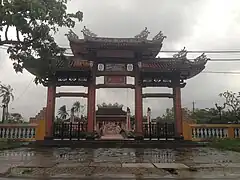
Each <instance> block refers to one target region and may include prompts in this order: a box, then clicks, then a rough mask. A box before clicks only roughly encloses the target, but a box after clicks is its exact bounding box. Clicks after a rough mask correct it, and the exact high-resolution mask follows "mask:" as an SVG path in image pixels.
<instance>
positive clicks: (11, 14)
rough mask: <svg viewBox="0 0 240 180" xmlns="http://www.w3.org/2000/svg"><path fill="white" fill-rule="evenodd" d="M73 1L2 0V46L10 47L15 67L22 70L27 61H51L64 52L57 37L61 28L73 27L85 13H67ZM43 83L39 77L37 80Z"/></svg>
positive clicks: (0, 15) (0, 12)
mask: <svg viewBox="0 0 240 180" xmlns="http://www.w3.org/2000/svg"><path fill="white" fill-rule="evenodd" d="M68 1H69V0H2V1H0V2H1V3H0V32H3V33H2V34H3V35H2V36H0V46H7V47H8V53H9V54H10V58H11V59H12V60H13V67H14V69H15V71H16V72H22V70H23V63H24V61H25V60H34V59H37V58H40V59H41V60H42V61H47V63H48V64H49V72H50V71H51V68H52V67H51V63H50V62H51V61H50V60H51V59H54V58H56V57H57V56H60V55H63V53H64V51H65V49H63V48H60V47H59V46H58V45H57V43H56V42H55V40H54V36H53V35H54V34H55V33H56V32H58V30H59V28H60V27H67V28H73V27H74V26H75V21H74V20H75V19H76V20H78V21H82V18H83V13H82V12H80V11H78V12H76V13H67V2H68ZM9 28H13V29H15V32H16V38H15V40H12V39H9V37H8V33H9ZM35 82H36V83H38V82H39V79H37V80H36V81H35Z"/></svg>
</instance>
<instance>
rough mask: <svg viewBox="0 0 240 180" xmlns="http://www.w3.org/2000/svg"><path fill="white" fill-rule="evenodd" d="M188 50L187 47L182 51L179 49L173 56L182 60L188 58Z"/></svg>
mask: <svg viewBox="0 0 240 180" xmlns="http://www.w3.org/2000/svg"><path fill="white" fill-rule="evenodd" d="M187 53H188V52H187V50H186V48H185V47H184V48H183V49H182V50H181V51H179V52H178V53H177V54H174V55H173V58H176V59H180V60H184V59H187Z"/></svg>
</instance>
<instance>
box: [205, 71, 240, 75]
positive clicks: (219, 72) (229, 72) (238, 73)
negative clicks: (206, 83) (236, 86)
mask: <svg viewBox="0 0 240 180" xmlns="http://www.w3.org/2000/svg"><path fill="white" fill-rule="evenodd" d="M201 73H206V74H234V75H235V74H236V75H240V72H234V71H202V72H201Z"/></svg>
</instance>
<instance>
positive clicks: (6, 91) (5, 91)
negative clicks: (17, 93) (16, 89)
mask: <svg viewBox="0 0 240 180" xmlns="http://www.w3.org/2000/svg"><path fill="white" fill-rule="evenodd" d="M0 97H2V108H3V115H2V122H3V123H4V121H5V120H6V119H7V118H8V105H9V102H10V101H11V100H12V101H13V100H14V96H13V88H12V87H11V86H10V85H7V86H6V85H2V84H1V85H0Z"/></svg>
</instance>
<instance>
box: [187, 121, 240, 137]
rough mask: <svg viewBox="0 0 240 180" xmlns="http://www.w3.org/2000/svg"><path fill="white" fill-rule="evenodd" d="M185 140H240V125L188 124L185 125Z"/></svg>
mask: <svg viewBox="0 0 240 180" xmlns="http://www.w3.org/2000/svg"><path fill="white" fill-rule="evenodd" d="M183 132H184V139H186V140H193V141H204V140H213V139H226V138H229V139H233V138H240V124H187V123H186V122H184V123H183Z"/></svg>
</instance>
